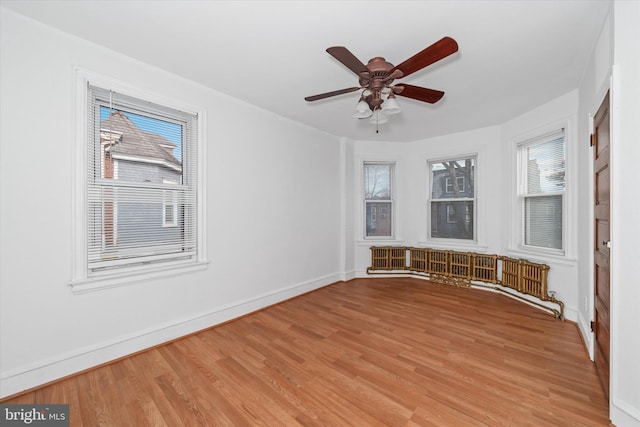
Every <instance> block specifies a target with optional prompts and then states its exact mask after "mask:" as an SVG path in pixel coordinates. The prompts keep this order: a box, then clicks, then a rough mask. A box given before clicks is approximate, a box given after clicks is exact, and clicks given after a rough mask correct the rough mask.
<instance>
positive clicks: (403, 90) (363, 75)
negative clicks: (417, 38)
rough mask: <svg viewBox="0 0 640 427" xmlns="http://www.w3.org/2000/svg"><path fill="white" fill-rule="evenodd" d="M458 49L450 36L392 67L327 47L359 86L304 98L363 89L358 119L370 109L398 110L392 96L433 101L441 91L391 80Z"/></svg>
mask: <svg viewBox="0 0 640 427" xmlns="http://www.w3.org/2000/svg"><path fill="white" fill-rule="evenodd" d="M457 51H458V43H456V41H455V40H454V39H452V38H451V37H443V38H442V39H440V40H439V41H437V42H435V43H434V44H432V45H431V46H429V47H427V48H425V49H423V50H422V51H420V52H418V53H417V54H415V55H414V56H412V57H411V58H409V59H407V60H406V61H404V62H402V63H401V64H399V65H396V66H394V65H393V64H391V63H389V62H387V61H386V60H385V59H384V58H382V57H379V56H377V57H375V58H371V59H370V60H369V62H368V63H367V65H364V64H363V63H362V62H360V60H359V59H358V58H356V57H355V55H354V54H352V53H351V52H350V51H349V50H348V49H347V48H346V47H344V46H334V47H330V48H328V49H327V52H328V53H329V54H330V55H331V56H333V57H334V58H336V59H337V60H338V61H340V62H342V64H344V65H345V66H346V67H347V68H349V69H350V70H351V71H353V72H354V73H356V74H357V75H358V77H359V83H360V86H354V87H350V88H347V89H340V90H335V91H332V92H326V93H321V94H318V95H313V96H307V97H306V98H305V100H307V101H317V100H319V99H324V98H329V97H332V96H336V95H342V94H345V93H350V92H355V91H358V90H362V91H363V92H362V95H361V97H360V102H359V103H358V107H356V114H354V117H357V118H367V117H370V116H371V115H372V114H373V112H376V111H380V110H382V111H383V112H385V113H387V114H393V113H396V112H399V111H400V107H399V106H398V105H397V101H396V100H395V95H400V96H404V97H407V98H412V99H416V100H418V101H423V102H428V103H430V104H433V103H435V102H438V101H439V100H440V99H441V98H442V97H443V96H444V92H442V91H439V90H435V89H428V88H425V87H420V86H414V85H410V84H406V83H402V84H396V85H394V84H393V82H394V80H396V79H399V78H402V77H407V76H408V75H410V74H413V73H415V72H416V71H419V70H421V69H423V68H425V67H427V66H429V65H431V64H433V63H435V62H438V61H440V60H441V59H443V58H446V57H447V56H449V55H451V54H453V53H455V52H457ZM385 93H386V94H388V98H387V101H388V102H387V105H386V106H385V107H381V106H382V104H383V103H384V102H385V101H384V100H383V99H382V96H383V94H385ZM387 107H388V108H387Z"/></svg>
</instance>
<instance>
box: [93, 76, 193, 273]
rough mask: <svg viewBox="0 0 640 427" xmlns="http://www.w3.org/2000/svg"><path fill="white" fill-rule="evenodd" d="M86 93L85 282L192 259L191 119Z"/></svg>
mask: <svg viewBox="0 0 640 427" xmlns="http://www.w3.org/2000/svg"><path fill="white" fill-rule="evenodd" d="M87 93H88V120H87V124H88V147H87V154H88V159H87V160H88V162H87V164H88V171H87V180H88V182H87V197H86V200H87V206H86V212H87V215H88V217H87V277H89V278H91V277H100V276H105V275H112V274H114V273H117V274H122V273H124V272H135V271H140V270H149V269H153V268H156V267H166V266H168V265H172V264H183V263H189V262H193V261H195V260H196V259H197V248H198V246H197V238H198V233H197V225H198V221H197V199H198V194H197V188H198V186H197V176H198V175H197V158H196V156H197V141H196V139H197V116H196V115H195V114H191V113H186V112H183V111H179V110H175V109H173V108H168V107H165V106H161V105H157V104H154V103H150V102H147V101H144V100H141V99H136V98H133V97H130V96H126V95H123V94H120V93H115V92H113V91H110V90H108V89H106V88H101V87H96V86H92V85H89V87H88V92H87Z"/></svg>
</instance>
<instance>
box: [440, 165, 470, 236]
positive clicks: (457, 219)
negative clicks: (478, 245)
mask: <svg viewBox="0 0 640 427" xmlns="http://www.w3.org/2000/svg"><path fill="white" fill-rule="evenodd" d="M475 164H476V158H475V156H474V157H464V158H458V159H447V160H438V161H431V162H429V171H430V172H429V173H430V179H431V191H430V195H431V197H430V200H429V203H430V211H431V216H430V218H429V221H430V224H431V227H430V229H431V233H430V237H431V238H434V239H462V240H474V239H475V232H474V229H475V215H474V207H475V204H476V202H475V192H474V179H475Z"/></svg>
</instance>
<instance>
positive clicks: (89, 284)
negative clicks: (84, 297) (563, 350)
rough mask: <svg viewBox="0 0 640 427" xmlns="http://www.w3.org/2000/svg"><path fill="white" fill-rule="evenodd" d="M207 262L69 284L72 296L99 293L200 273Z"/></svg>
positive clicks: (92, 278)
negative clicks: (120, 287)
mask: <svg viewBox="0 0 640 427" xmlns="http://www.w3.org/2000/svg"><path fill="white" fill-rule="evenodd" d="M208 265H209V261H198V262H192V263H189V264H183V265H175V264H174V265H171V266H169V265H168V266H166V267H164V268H157V267H156V268H154V269H153V271H135V272H131V271H130V272H126V273H120V274H112V275H108V276H102V277H88V278H83V279H78V280H72V281H71V282H70V283H69V286H70V287H71V292H72V293H73V294H83V293H87V292H95V291H101V290H104V289H109V288H115V287H119V286H127V285H131V284H134V283H140V282H146V281H149V280H159V279H164V278H167V277H174V276H180V275H183V274H188V273H193V272H196V271H202V270H205V269H206V268H207V266H208Z"/></svg>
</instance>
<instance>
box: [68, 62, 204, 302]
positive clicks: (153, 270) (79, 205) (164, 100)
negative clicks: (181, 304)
mask: <svg viewBox="0 0 640 427" xmlns="http://www.w3.org/2000/svg"><path fill="white" fill-rule="evenodd" d="M73 76H74V134H75V137H74V150H73V155H72V161H73V192H72V205H73V211H72V215H71V221H72V227H73V233H72V253H73V256H72V275H71V280H70V282H69V285H70V288H71V291H72V292H73V293H83V292H91V291H96V290H101V289H106V288H111V287H115V286H122V285H128V284H133V283H138V282H142V281H147V280H153V279H158V278H163V277H170V276H175V275H177V274H183V273H188V272H192V271H200V270H203V269H206V268H207V264H208V261H207V248H206V239H205V236H206V221H205V218H206V211H205V207H206V199H205V194H206V193H205V191H204V183H205V179H206V170H205V162H204V159H205V158H206V151H205V149H206V144H205V143H204V136H205V127H204V124H205V122H206V111H205V110H204V109H203V108H201V107H195V106H193V105H191V104H188V103H185V102H183V101H179V100H176V99H173V98H170V97H168V96H166V95H162V94H160V93H156V92H152V91H149V90H144V89H140V88H138V87H136V86H134V85H132V84H130V83H126V82H122V81H120V80H117V79H114V78H112V77H109V76H105V75H102V74H99V73H96V72H93V71H89V70H86V69H82V68H80V67H77V66H75V67H74V68H73ZM89 84H91V85H92V86H97V87H101V88H108V89H110V90H113V91H114V92H117V93H121V94H123V95H125V96H127V97H131V98H135V99H138V100H141V101H142V100H144V101H148V102H151V103H155V104H158V105H162V106H166V107H168V108H171V109H175V110H180V111H184V112H187V113H189V114H194V115H197V117H198V119H197V124H196V128H195V129H194V132H195V143H194V146H193V147H192V149H194V150H195V151H196V156H195V157H196V158H195V164H196V170H197V175H196V176H195V177H194V180H195V182H194V183H193V186H194V189H195V191H196V192H197V198H196V199H197V200H196V205H195V214H196V218H197V219H196V220H195V221H193V223H194V227H195V229H196V230H195V235H196V237H195V242H196V249H195V256H194V257H192V258H190V259H183V260H178V259H176V260H175V261H171V262H165V263H158V264H150V265H140V266H136V267H129V268H127V269H114V270H113V271H108V272H104V273H100V274H95V273H94V274H92V273H91V272H90V271H89V263H88V259H87V258H88V257H87V254H88V250H89V247H88V242H87V239H88V236H89V230H88V213H89V209H88V201H89V198H88V193H87V192H88V188H89V170H90V165H89V159H88V153H89V139H88V138H89V135H88V132H87V130H88V129H89V128H88V126H89V124H90V123H89V117H88V116H89V114H88V113H89V108H90V103H89V99H88V98H89ZM161 186H162V185H161ZM166 186H167V187H168V186H169V185H166ZM174 206H175V207H176V208H177V204H175V205H174ZM174 218H175V219H177V216H174ZM163 221H164V212H163Z"/></svg>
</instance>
